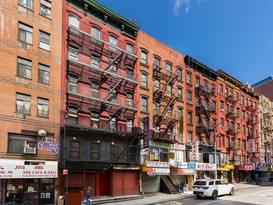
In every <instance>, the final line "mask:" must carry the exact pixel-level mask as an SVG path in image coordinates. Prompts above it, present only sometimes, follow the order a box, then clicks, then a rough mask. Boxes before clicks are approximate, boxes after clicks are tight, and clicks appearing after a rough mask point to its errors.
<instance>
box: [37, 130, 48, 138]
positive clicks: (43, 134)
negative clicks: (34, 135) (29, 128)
mask: <svg viewBox="0 0 273 205" xmlns="http://www.w3.org/2000/svg"><path fill="white" fill-rule="evenodd" d="M38 135H39V136H40V137H44V136H46V131H45V130H38Z"/></svg>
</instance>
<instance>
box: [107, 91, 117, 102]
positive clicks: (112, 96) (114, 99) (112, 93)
mask: <svg viewBox="0 0 273 205" xmlns="http://www.w3.org/2000/svg"><path fill="white" fill-rule="evenodd" d="M109 101H111V102H114V103H117V102H118V90H117V89H113V88H111V89H110V95H109Z"/></svg>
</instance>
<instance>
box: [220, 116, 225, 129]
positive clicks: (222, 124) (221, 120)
mask: <svg viewBox="0 0 273 205" xmlns="http://www.w3.org/2000/svg"><path fill="white" fill-rule="evenodd" d="M224 123H225V121H224V118H222V117H221V119H220V124H221V128H222V129H224V126H225V124H224Z"/></svg>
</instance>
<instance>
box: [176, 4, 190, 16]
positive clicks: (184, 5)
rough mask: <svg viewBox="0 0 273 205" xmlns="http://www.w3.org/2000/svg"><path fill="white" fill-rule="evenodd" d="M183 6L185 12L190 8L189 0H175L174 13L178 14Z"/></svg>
mask: <svg viewBox="0 0 273 205" xmlns="http://www.w3.org/2000/svg"><path fill="white" fill-rule="evenodd" d="M181 7H183V8H184V9H185V12H186V13H187V12H188V11H189V10H190V0H175V2H174V15H176V16H178V15H179V9H180V8H181Z"/></svg>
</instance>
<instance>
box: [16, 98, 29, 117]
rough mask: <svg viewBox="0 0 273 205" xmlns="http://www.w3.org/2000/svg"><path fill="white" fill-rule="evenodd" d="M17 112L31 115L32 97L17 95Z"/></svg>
mask: <svg viewBox="0 0 273 205" xmlns="http://www.w3.org/2000/svg"><path fill="white" fill-rule="evenodd" d="M16 112H17V113H22V114H28V115H29V114H30V95H25V94H20V93H16Z"/></svg>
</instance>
